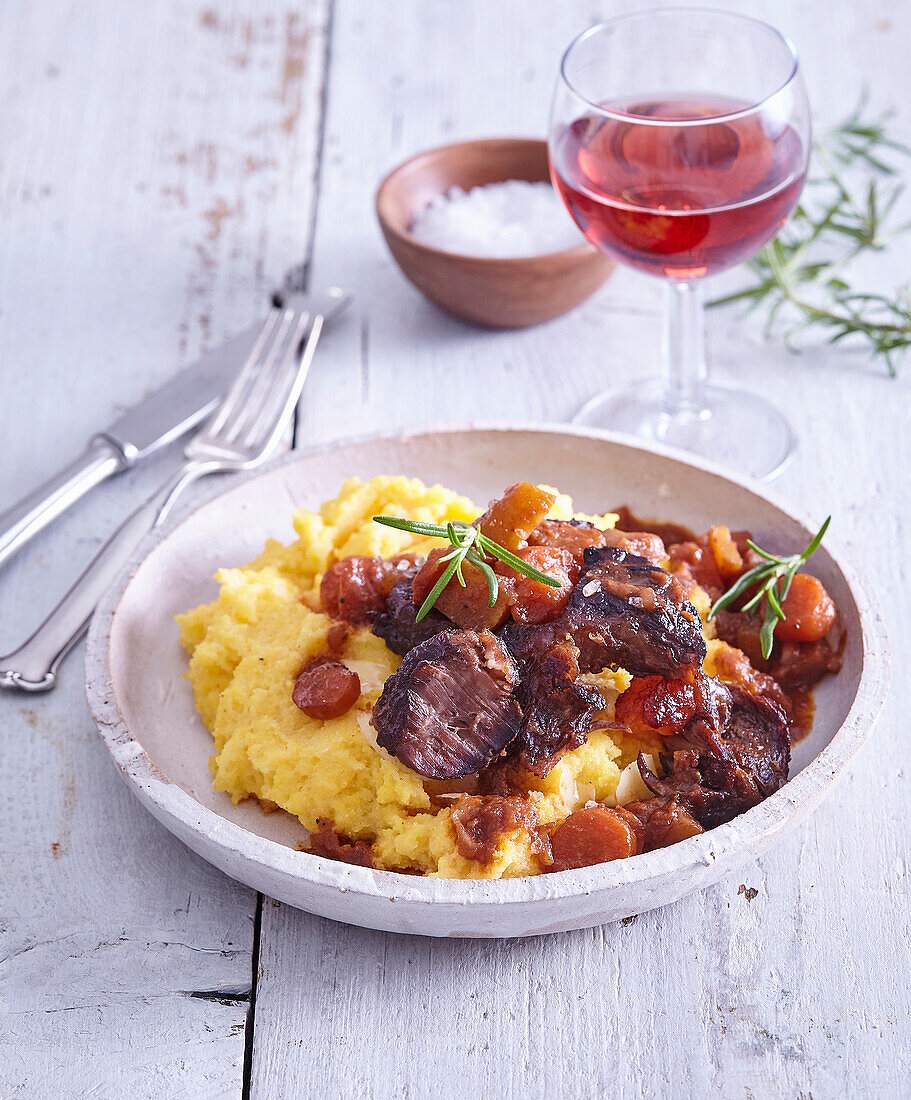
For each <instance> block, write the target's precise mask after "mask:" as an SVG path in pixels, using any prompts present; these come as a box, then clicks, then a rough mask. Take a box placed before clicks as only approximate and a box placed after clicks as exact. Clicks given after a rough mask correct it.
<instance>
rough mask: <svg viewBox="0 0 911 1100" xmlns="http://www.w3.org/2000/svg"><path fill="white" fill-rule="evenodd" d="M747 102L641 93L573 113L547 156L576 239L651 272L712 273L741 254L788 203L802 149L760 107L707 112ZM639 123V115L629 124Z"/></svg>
mask: <svg viewBox="0 0 911 1100" xmlns="http://www.w3.org/2000/svg"><path fill="white" fill-rule="evenodd" d="M746 106H747V105H745V104H740V103H736V102H732V101H731V100H727V99H720V98H709V97H699V98H696V97H680V98H673V99H662V100H651V101H644V102H642V101H640V102H637V103H628V104H624V105H621V106H617V105H615V104H610V105H606V109H608V110H611V111H613V112H615V113H622V114H623V115H625V116H628V119H629V121H627V120H626V118H623V119H620V118H613V117H607V118H605V117H603V116H598V115H595V114H592V115H588V116H585V117H583V118H579V119H576V121H575V122H573V123H572V124H571V125H570V126H568V127H567V128H566V129H565V130H564V131H563V133H562V134H560V135H559V137H558V138H557V141H556V144H555V145H554V147H553V150H552V155H551V175H552V177H553V181H554V186H555V187H556V188H557V190H558V191H559V192H560V194H561V195H562V197H563V201H564V202H565V203H566V206H567V207H568V209H569V212H570V214H572V216H573V218H574V219H575V221H576V224H577V225H578V226H579V228H580V229H581V230H582V232H583V233H584V234H585V236H586V237H588V239H589V240H590V241H591V242H592V243H593V244H595V245H597V246H598V247H599V248H600V249H602V250H603V251H604V252H607V253H609V254H610V255H612V256H614V257H615V258H616V259H617V260H619V261H620V262H621V263H624V264H627V265H629V266H631V267H635V268H638V269H639V270H640V271H647V272H650V273H652V274H655V275H664V276H668V277H671V278H678V279H689V278H693V277H695V276H699V275H713V274H715V272H717V271H723V270H724V269H725V268H726V267H731V266H732V265H734V264H736V263H739V262H740V261H741V260H745V259H748V258H749V257H750V256H752V255H753V254H754V253H756V252H757V251H758V250H759V249H760V248H761V247H762V246H763V245H764V244H765V243H766V242H767V241H769V240H770V239H771V238H772V237H773V236H774V235H775V233H776V232H777V231H778V230H779V229H780V228H781V226H782V225H783V224H784V222H785V221H786V220H787V218H788V216H789V215H790V214H791V212H792V211H793V209H794V207H795V206H796V205H797V200H798V198H799V196H800V192H801V188H802V187H803V183H804V177H805V175H806V164H805V160H806V158H805V156H804V149H803V146H802V143H801V140H800V138H799V137H798V135H797V134H796V133H795V131H794V130H793V129H792V128H791V127H790V126H785V127H783V128H781V129H779V130H778V131H777V132H773V131H772V130H771V129H770V128H769V127H768V125H767V120H764V119H763V118H762V116H761V114H760V113H753V114H748V115H745V116H744V117H742V118H725V120H724V121H721V120H720V119H719V120H718V121H715V122H712V121H706V122H705V123H704V124H700V123H699V122H696V123H695V124H694V123H693V122H690V123H689V124H688V125H685V126H668V125H664V126H656V125H649V124H648V122H646V121H644V120H649V121H654V120H658V119H664V120H672V121H678V120H680V121H683V120H693V119H695V120H699V119H707V120H711V119H712V117H715V118H716V119H718V116H721V115H730V114H731V113H732V112H735V111H738V110H742V109H744V108H745V107H746ZM639 119H642V120H643V121H639Z"/></svg>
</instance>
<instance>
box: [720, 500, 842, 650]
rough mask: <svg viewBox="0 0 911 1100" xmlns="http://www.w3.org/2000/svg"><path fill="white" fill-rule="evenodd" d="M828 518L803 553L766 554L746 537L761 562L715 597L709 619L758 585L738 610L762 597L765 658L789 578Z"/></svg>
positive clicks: (815, 544) (814, 544) (761, 636)
mask: <svg viewBox="0 0 911 1100" xmlns="http://www.w3.org/2000/svg"><path fill="white" fill-rule="evenodd" d="M831 519H832V517H831V516H828V517H827V518H826V521H825V523H824V524H823V525H822V527H820V529H819V530H818V531H817V532H816V534H815V535H814V536H813V538H812V539H811V540H810V543H809V545H808V546H807V548H806V550H804V551H803V553H801V554H791V555H790V557H787V558H780V557H778V556H777V555H776V554H770V553H769V552H768V550H763V549H762V548H761V547H760V546H757V545H756V543H755V542H753V540H752V539H747V546H749V547H750V549H751V550H755V551H756V553H757V554H758V555H759V556H760V557H761V558H763V559H764V560H763V562H762V564H761V565H756V566H754V567H753V568H752V569H750V570H749V571H748V572H746V573H744V574H743V576H742V577H739V578H738V580H737V581H736V582H735V583H734V584H733V585H732V586H731V587H730V588H729V589H728V590H727V592H725V593H724V595H723V596H720V597H719V598H718V599H717V600H716V601H715V603H714V604H713V605H712V609H711V611H710V612H709V619H710V620H711V619H713V618H714V617H715V616H716V615H717V614H718V612H719V611H721V610H722V608H725V607H728V606H730V604H732V603H733V602H734V601H735V600H737V599H739V598H740V597H741V596H742V595H744V594H745V593H746V592H749V590H750V589H751V588H753V587H756V586H758V587H756V591H755V592H754V594H753V595H752V597H751V598H750V599H749V600H748V601H747V603H745V604H744V605H743V607H741V608H740V609H739V610H741V611H748V612H750V614H752V613H753V612H754V611H755V609H756V608H757V607H758V606H759V604H760V602H761V601H762V600H763V599H764V600H765V609H764V615H763V621H762V628H761V629H760V631H759V643H760V646H761V648H762V655H763V657H765V659H766V660H768V659H769V656H770V655H771V653H772V641H773V637H774V634H775V627H776V626H777V625H778V623H779V622H780V621H781V620H782V619H785V618H787V616H786V615H785V613H784V611H783V610H782V607H781V605H782V604H783V603H784V601H785V600H786V599H787V595H788V592H789V591H790V589H791V581H793V580H794V575H795V574H796V573H797V570H798V569H800V567H801V566H802V565H803V564H804V562H805V561H806V560H807V558H809V557H810V555H811V554H812V553H813V552H814V551H815V550H816V548H817V547H818V546H819V544H820V543H821V542H822V537H823V535H824V534H825V533H826V530H827V529H828V526H829V522H830V521H831Z"/></svg>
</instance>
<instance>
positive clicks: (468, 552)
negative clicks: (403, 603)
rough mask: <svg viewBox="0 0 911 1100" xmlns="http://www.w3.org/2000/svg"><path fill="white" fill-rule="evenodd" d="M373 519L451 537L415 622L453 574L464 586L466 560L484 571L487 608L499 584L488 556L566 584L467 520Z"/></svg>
mask: <svg viewBox="0 0 911 1100" xmlns="http://www.w3.org/2000/svg"><path fill="white" fill-rule="evenodd" d="M373 522H374V523H381V524H383V525H384V526H385V527H394V528H396V530H398V531H408V532H409V533H410V534H413V535H424V536H426V537H430V538H441V539H448V540H449V542H450V543H451V544H452V550H450V551H449V553H448V554H444V555H443V557H441V558H440V563H442V562H446V563H447V565H446V568H445V569H444V570H443V572H442V573H441V574H440V576H439V578H438V579H437V582H436V584H435V585H434V586H433V588H431V590H430V591H429V592H428V594H427V598H426V599H425V600H424V602H423V603H422V604H421V607H420V610H419V611H418V613H417V615H416V616H415V621H416V622H420V621H421V620H422V619H423V618H424V617H425V616H426V615H427V613H428V612H429V611H430V609H431V608H432V607H433V605H434V604H435V603H436V602H437V600H438V599H439V597H440V593H441V592H442V591H443V589H444V588H445V587H446V586H447V585H448V584H449V582H450V581H451V580H452V578H453V577H455V578H456V580H457V581H458V582H459V584H460V585H461V586H462V587H463V588H464V587H465V585H466V581H465V577H464V576H463V575H462V563H463V562H466V561H467V562H468V563H469V564H470V565H474V566H477V568H478V569H480V570H481V572H482V573H483V575H484V579H485V580H486V581H487V594H488V603H487V606H488V607H493V605H494V604H495V603H496V602H497V595H498V594H499V585H498V582H497V575H496V573H494V571H493V569H491V567H490V564H489V563H488V562H487V561H486V560H485V558H487V557H492V558H496V559H497V560H499V561H501V562H503V563H504V565H508V566H509V567H510V568H511V569H515V571H516V572H517V573H521V574H523V576H526V577H530V578H531V579H532V580H533V581H537V582H538V583H539V584H547V585H550V587H551V588H562V587H563V582H562V581H558V580H557V578H556V577H551V576H549V575H548V574H547V573H542V572H541V571H540V570H539V569H535V568H534V566H532V565H529V564H528V562H525V561H523V560H522V559H521V558H520V557H518V556H517V555H516V554H514V553H513V552H512V551H511V550H507V549H506V547H505V546H501V545H500V544H499V543H498V542H494V541H493V539H490V538H488V537H487V536H486V535H485V534H483V533H482V532H481V531H480V529H479V528H477V527H475V526H474V525H473V524H471V523H465V522H464V521H463V520H453V521H452V522H450V523H447V524H446V526H445V527H440V526H439V525H438V524H435V523H420V522H418V521H417V520H411V519H399V518H398V517H397V516H374V517H373Z"/></svg>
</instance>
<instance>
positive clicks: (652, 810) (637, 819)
mask: <svg viewBox="0 0 911 1100" xmlns="http://www.w3.org/2000/svg"><path fill="white" fill-rule="evenodd" d="M623 811H624V812H625V813H627V814H630V815H631V816H632V818H633V819H634V823H633V830H634V831H635V833H636V837H637V840H638V845H639V847H638V850H639V851H640V852H653V851H654V850H655V849H656V848H667V847H668V845H670V844H676V843H677V841H678V840H686V838H687V837H690V836H698V834H699V833H703V832H705V830H704V829H703V828H702V826H701V825H700V824H699V822H698V821H697V820H696V819H695V818H694V817H693V815H692V814H691V813H690V811H689V810H688V809H687V808H686V805H685V804H684V802H683V799H681V798H680V796H679V795H673V796H669V795H664V796H659V797H656V798H648V799H645V800H643V801H642V802H627V804H626V805H625V806H624V807H623Z"/></svg>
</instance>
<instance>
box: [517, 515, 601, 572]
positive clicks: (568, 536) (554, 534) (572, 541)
mask: <svg viewBox="0 0 911 1100" xmlns="http://www.w3.org/2000/svg"><path fill="white" fill-rule="evenodd" d="M605 541H606V540H605V538H604V532H603V531H601V530H600V529H599V528H597V527H596V526H595V525H594V524H593V523H589V522H588V521H587V520H583V519H545V520H543V521H542V522H541V523H539V524H538V526H537V527H536V528H535V529H534V531H532V532H531V534H530V535H529V536H528V544H529V546H553V547H556V548H557V549H559V550H568V551H569V552H570V553H571V554H572V555H573V557H574V558H575V559H576V561H577V562H578V563H579V565H581V564H582V555H583V552H584V551H585V548H586V547H587V546H604V544H605Z"/></svg>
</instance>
